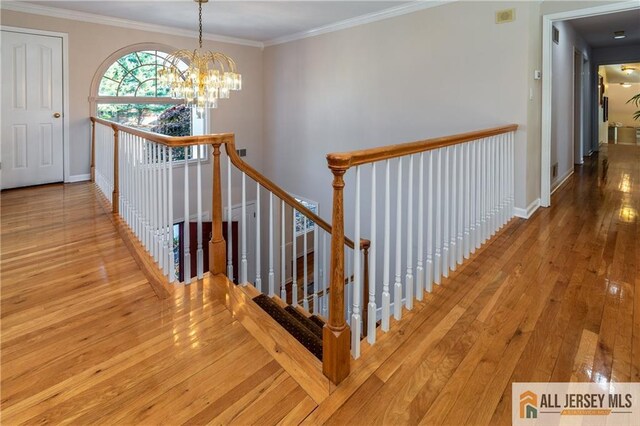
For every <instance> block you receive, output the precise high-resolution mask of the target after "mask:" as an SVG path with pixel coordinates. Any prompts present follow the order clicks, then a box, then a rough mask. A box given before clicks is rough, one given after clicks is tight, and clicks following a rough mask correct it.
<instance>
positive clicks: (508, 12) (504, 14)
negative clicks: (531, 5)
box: [496, 9, 516, 24]
mask: <svg viewBox="0 0 640 426" xmlns="http://www.w3.org/2000/svg"><path fill="white" fill-rule="evenodd" d="M515 20H516V10H515V9H504V10H499V11H497V12H496V24H504V23H506V22H512V21H515Z"/></svg>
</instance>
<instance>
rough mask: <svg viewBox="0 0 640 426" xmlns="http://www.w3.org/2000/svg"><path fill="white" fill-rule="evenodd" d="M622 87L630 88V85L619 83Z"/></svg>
mask: <svg viewBox="0 0 640 426" xmlns="http://www.w3.org/2000/svg"><path fill="white" fill-rule="evenodd" d="M620 85H621V86H622V87H631V83H620Z"/></svg>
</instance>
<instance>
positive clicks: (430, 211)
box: [424, 151, 436, 293]
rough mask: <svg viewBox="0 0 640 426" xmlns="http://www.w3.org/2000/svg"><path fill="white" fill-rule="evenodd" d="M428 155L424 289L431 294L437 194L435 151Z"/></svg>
mask: <svg viewBox="0 0 640 426" xmlns="http://www.w3.org/2000/svg"><path fill="white" fill-rule="evenodd" d="M426 154H427V164H428V167H427V176H428V181H427V209H426V212H427V269H426V271H425V272H426V273H425V275H426V276H425V282H424V289H425V291H427V292H429V293H431V290H432V286H433V266H434V261H433V246H434V244H435V238H434V236H433V223H434V221H435V218H434V215H435V211H436V209H435V207H434V202H433V199H434V192H435V186H434V184H433V183H434V176H435V173H434V167H435V165H434V162H433V157H434V156H435V152H434V151H429V152H427V153H426Z"/></svg>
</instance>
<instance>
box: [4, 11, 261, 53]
mask: <svg viewBox="0 0 640 426" xmlns="http://www.w3.org/2000/svg"><path fill="white" fill-rule="evenodd" d="M0 7H1V8H2V9H5V10H11V11H14V12H23V13H31V14H34V15H43V16H50V17H53V18H62V19H71V20H74V21H83V22H91V23H94V24H102V25H111V26H114V27H121V28H130V29H134V30H140V31H149V32H154V33H162V34H169V35H174V36H181V37H190V38H196V37H198V33H197V32H196V31H190V30H184V29H181V28H175V27H167V26H164V25H155V24H148V23H145V22H139V21H133V20H129V19H121V18H114V17H111V16H105V15H98V14H96V13H87V12H78V11H75V10H69V9H61V8H57V7H49V6H41V5H37V4H31V3H24V2H17V1H3V2H2V4H1V5H0ZM202 38H203V39H205V40H211V41H218V42H221V43H229V44H239V45H242V46H250V47H258V48H261V49H262V48H263V47H264V45H263V43H261V42H259V41H256V40H248V39H244V38H238V37H229V36H223V35H219V34H210V33H205V34H202Z"/></svg>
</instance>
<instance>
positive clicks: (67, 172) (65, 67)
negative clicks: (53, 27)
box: [0, 25, 88, 183]
mask: <svg viewBox="0 0 640 426" xmlns="http://www.w3.org/2000/svg"><path fill="white" fill-rule="evenodd" d="M0 29H1V30H2V31H9V32H13V33H21V34H31V35H39V36H47V37H59V38H61V39H62V177H63V179H64V182H65V183H68V182H76V181H80V180H88V179H83V178H82V177H83V176H79V177H78V178H74V177H73V176H71V163H70V162H71V160H70V157H69V155H70V148H69V34H68V33H60V32H56V31H44V30H36V29H33V28H22V27H10V26H8V25H2V27H0Z"/></svg>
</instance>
